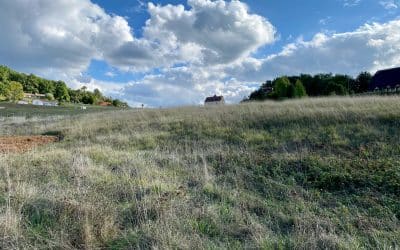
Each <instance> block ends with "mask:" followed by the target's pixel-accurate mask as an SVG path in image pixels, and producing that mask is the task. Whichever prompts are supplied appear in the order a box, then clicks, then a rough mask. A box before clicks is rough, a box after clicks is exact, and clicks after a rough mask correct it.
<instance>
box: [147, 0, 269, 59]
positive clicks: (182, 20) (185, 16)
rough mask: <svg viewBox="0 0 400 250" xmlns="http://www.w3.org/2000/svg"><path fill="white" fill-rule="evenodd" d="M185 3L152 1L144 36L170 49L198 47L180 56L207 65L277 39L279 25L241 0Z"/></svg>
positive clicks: (207, 0) (239, 55)
mask: <svg viewBox="0 0 400 250" xmlns="http://www.w3.org/2000/svg"><path fill="white" fill-rule="evenodd" d="M188 5H189V6H190V7H191V8H190V9H185V8H184V6H183V5H165V6H161V5H154V4H152V3H149V6H148V9H149V13H150V19H149V20H148V21H147V22H146V26H145V27H144V36H145V37H146V38H147V39H148V40H150V41H155V42H159V43H160V46H161V47H164V48H165V50H168V51H179V50H182V48H183V47H185V46H188V45H189V46H191V47H194V48H195V51H196V53H195V54H194V55H190V54H186V55H185V56H182V54H181V53H178V55H181V56H182V57H181V58H179V56H178V57H177V60H179V59H182V60H188V61H197V62H199V61H198V60H197V59H199V58H200V63H202V64H204V65H210V64H226V63H231V62H234V61H236V60H238V59H242V58H245V57H247V56H249V55H250V54H251V53H252V52H255V51H256V50H257V49H258V48H260V47H261V46H264V45H266V44H270V43H272V42H273V41H274V39H275V28H274V27H273V25H272V24H271V23H270V22H268V21H267V20H266V19H265V18H264V17H261V16H259V15H255V14H250V13H249V10H248V7H247V5H246V4H244V3H242V2H240V1H236V0H234V1H231V2H225V1H222V0H217V1H210V0H188Z"/></svg>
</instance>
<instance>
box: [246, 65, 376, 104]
mask: <svg viewBox="0 0 400 250" xmlns="http://www.w3.org/2000/svg"><path fill="white" fill-rule="evenodd" d="M371 79H372V76H371V74H370V73H368V72H361V73H360V74H359V75H358V76H357V77H356V78H355V79H354V78H353V77H351V76H348V75H340V74H337V75H332V74H317V75H308V74H301V75H299V76H289V77H286V76H284V77H278V78H276V79H274V80H273V81H267V82H265V83H263V84H262V85H261V86H260V88H259V89H258V90H256V91H254V92H252V93H251V94H250V96H249V98H248V99H247V100H266V99H275V100H276V99H285V98H301V97H304V96H327V95H348V94H359V93H363V92H366V91H368V85H369V83H370V81H371Z"/></svg>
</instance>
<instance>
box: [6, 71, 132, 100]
mask: <svg viewBox="0 0 400 250" xmlns="http://www.w3.org/2000/svg"><path fill="white" fill-rule="evenodd" d="M24 93H31V94H44V95H46V98H47V99H48V100H57V101H59V102H66V103H69V102H71V103H83V104H92V105H96V104H99V103H102V102H107V103H110V104H112V105H113V106H117V107H126V106H128V105H127V104H126V103H125V102H122V101H120V100H118V99H113V98H111V97H106V96H104V95H103V94H102V93H101V92H100V90H98V89H95V90H94V91H88V90H87V88H86V87H82V88H81V89H77V90H74V89H71V88H68V87H67V84H65V82H63V81H53V80H47V79H44V78H41V77H38V76H36V75H34V74H30V75H27V74H24V73H19V72H17V71H14V70H12V69H10V68H8V67H6V66H1V65H0V101H18V100H22V99H23V98H24Z"/></svg>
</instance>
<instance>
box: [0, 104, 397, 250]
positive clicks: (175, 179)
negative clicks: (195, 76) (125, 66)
mask: <svg viewBox="0 0 400 250" xmlns="http://www.w3.org/2000/svg"><path fill="white" fill-rule="evenodd" d="M38 121H39V122H38ZM20 126H23V128H24V129H23V130H19V129H18V126H6V127H2V128H0V133H1V134H10V133H19V134H20V133H22V131H30V132H32V133H35V134H41V133H45V132H48V131H60V132H61V133H62V134H63V136H64V140H63V141H62V142H60V143H57V144H51V145H48V146H45V147H41V148H37V149H35V150H34V151H30V152H27V153H24V154H21V155H12V154H9V155H3V156H0V248H40V249H42V248H46V247H47V248H63V249H74V248H107V249H121V248H123V249H124V248H125V249H126V248H141V249H147V248H159V249H166V248H178V249H198V248H202V249H204V248H227V249H232V248H243V247H246V248H263V249H271V248H277V249H282V248H298V249H304V248H306V249H322V248H323V249H325V248H331V249H337V248H344V249H363V248H371V249H376V248H380V249H388V248H398V247H400V221H399V219H400V200H399V195H400V145H399V140H400V130H399V128H400V98H395V97H386V98H385V97H379V98H373V97H368V98H354V99H350V98H325V99H305V100H298V101H290V102H282V103H269V102H267V103H257V104H251V103H250V104H244V105H238V106H226V107H217V108H181V109H171V110H129V111H118V112H108V113H98V114H89V115H85V116H80V117H73V118H68V119H65V120H61V121H60V120H48V121H47V122H43V121H42V120H33V121H31V122H30V121H29V120H28V121H26V122H25V123H24V124H20Z"/></svg>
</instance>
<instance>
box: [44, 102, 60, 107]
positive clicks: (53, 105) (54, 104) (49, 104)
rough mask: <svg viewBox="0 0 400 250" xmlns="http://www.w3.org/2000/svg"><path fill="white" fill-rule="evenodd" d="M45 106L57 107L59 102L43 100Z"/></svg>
mask: <svg viewBox="0 0 400 250" xmlns="http://www.w3.org/2000/svg"><path fill="white" fill-rule="evenodd" d="M43 106H48V107H57V106H58V102H50V101H43Z"/></svg>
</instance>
